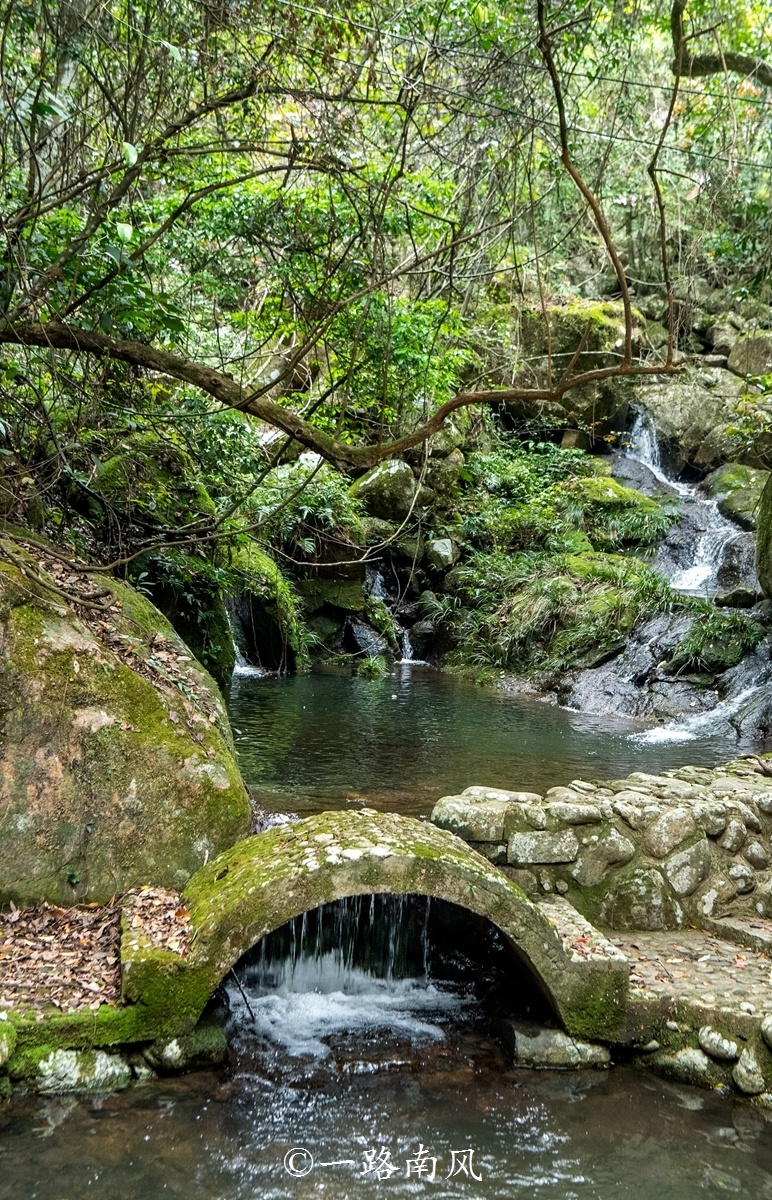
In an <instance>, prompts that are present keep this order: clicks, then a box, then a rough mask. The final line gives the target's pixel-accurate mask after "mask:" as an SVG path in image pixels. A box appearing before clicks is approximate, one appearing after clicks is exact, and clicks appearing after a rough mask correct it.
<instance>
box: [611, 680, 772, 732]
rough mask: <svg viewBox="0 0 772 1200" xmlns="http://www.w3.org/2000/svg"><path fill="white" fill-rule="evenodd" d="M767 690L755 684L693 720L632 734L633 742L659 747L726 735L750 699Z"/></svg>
mask: <svg viewBox="0 0 772 1200" xmlns="http://www.w3.org/2000/svg"><path fill="white" fill-rule="evenodd" d="M767 690H768V685H767V684H755V685H753V686H752V687H747V688H743V690H742V691H741V692H738V693H737V694H736V695H734V696H727V698H726V699H725V700H722V701H721V703H720V704H717V705H716V707H715V708H712V709H711V710H710V712H703V713H694V714H693V715H692V716H691V717H678V718H677V719H676V720H675V721H668V723H667V725H661V726H659V728H658V729H646V730H645V731H644V732H643V733H632V734H630V735H629V736H630V740H631V741H633V742H640V743H643V744H644V745H658V744H660V743H662V742H693V741H694V740H695V739H696V738H705V737H710V735H711V734H713V733H725V732H726V727H727V725H731V724H732V717H734V716H736V715H737V713H739V711H740V709H741V708H742V707H743V705H744V704H745V702H746V701H747V700H750V698H751V696H755V695H758V694H759V693H760V692H766V691H767Z"/></svg>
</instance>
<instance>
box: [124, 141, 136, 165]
mask: <svg viewBox="0 0 772 1200" xmlns="http://www.w3.org/2000/svg"><path fill="white" fill-rule="evenodd" d="M123 157H124V159H125V160H126V166H127V167H133V166H134V164H135V162H136V161H137V159H138V158H139V151H138V150H137V147H136V146H132V144H131V142H124V143H123Z"/></svg>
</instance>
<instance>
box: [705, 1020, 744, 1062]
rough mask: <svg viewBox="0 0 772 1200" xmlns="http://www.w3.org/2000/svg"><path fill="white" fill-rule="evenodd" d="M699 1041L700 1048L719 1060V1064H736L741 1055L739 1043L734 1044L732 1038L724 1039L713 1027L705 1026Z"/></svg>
mask: <svg viewBox="0 0 772 1200" xmlns="http://www.w3.org/2000/svg"><path fill="white" fill-rule="evenodd" d="M697 1040H698V1041H699V1043H700V1047H701V1049H702V1050H704V1051H705V1053H706V1054H709V1055H710V1057H711V1058H717V1059H718V1060H719V1062H734V1061H735V1059H736V1058H738V1056H739V1054H740V1050H739V1048H738V1045H737V1042H733V1041H732V1040H731V1038H727V1037H724V1035H723V1034H721V1033H719V1031H718V1030H717V1029H714V1028H713V1027H712V1026H711V1025H703V1026H702V1029H701V1030H700V1032H699V1033H698V1035H697Z"/></svg>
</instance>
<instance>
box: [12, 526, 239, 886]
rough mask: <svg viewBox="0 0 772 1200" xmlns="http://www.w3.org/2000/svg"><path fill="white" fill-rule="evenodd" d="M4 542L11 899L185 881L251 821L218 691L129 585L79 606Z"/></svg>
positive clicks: (116, 584) (120, 585)
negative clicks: (102, 604)
mask: <svg viewBox="0 0 772 1200" xmlns="http://www.w3.org/2000/svg"><path fill="white" fill-rule="evenodd" d="M2 550H3V544H2V543H0V623H1V625H2V629H1V631H0V633H1V637H0V719H1V720H2V727H1V730H0V741H1V743H2V753H3V761H2V766H1V767H0V772H1V773H0V795H2V816H1V817H0V903H3V902H7V901H9V900H13V901H15V902H16V903H17V904H28V903H34V902H36V901H38V900H40V899H45V900H48V901H50V902H51V903H56V904H63V905H67V904H72V903H74V902H76V901H78V900H84V899H85V900H89V901H98V902H105V901H108V900H109V899H110V898H111V897H112V896H114V895H115V894H116V893H119V892H123V891H126V890H128V889H130V888H132V887H135V886H138V885H141V884H145V883H153V884H158V885H162V886H166V887H171V888H179V887H181V886H184V883H185V881H186V880H187V879H188V878H189V876H190V875H191V874H192V873H193V872H194V871H195V870H196V869H197V868H198V867H199V866H200V865H201V863H203V862H204V861H206V859H207V858H208V857H211V856H212V855H214V854H217V853H218V852H219V851H221V850H223V849H225V848H226V847H228V846H229V845H231V844H232V842H234V841H235V840H236V839H237V838H239V837H243V836H244V834H245V833H246V832H247V831H248V829H249V824H250V805H249V800H248V797H247V794H246V790H245V788H244V784H243V782H242V780H241V777H240V775H239V772H238V769H237V767H236V763H235V760H234V757H233V749H232V743H231V738H230V730H229V726H228V720H227V716H226V713H225V708H224V705H223V701H222V698H221V696H220V693H219V691H218V689H217V687H216V686H215V684H214V682H213V680H212V679H211V677H210V676H209V675H208V674H207V673H206V672H205V671H204V670H203V668H202V667H201V666H200V665H199V664H198V663H197V662H196V660H195V659H194V658H193V656H192V655H191V653H190V651H189V650H188V647H187V646H186V645H185V644H184V642H183V641H182V640H181V639H180V638H179V637H178V635H177V634H176V633H175V632H174V630H173V629H172V627H171V625H170V624H169V622H168V621H167V620H166V619H165V618H164V617H163V616H162V615H161V613H160V612H158V610H157V609H156V608H154V607H153V605H152V604H151V603H150V602H149V601H148V600H147V598H146V597H144V596H142V595H140V594H139V593H137V592H136V591H134V590H133V589H132V588H130V587H129V586H128V585H126V584H123V583H119V582H117V581H111V584H110V586H111V589H112V591H113V594H114V596H115V603H114V604H113V606H112V607H111V608H110V609H108V610H106V611H105V612H104V613H101V614H98V615H97V614H96V613H94V611H93V610H88V609H82V610H81V611H80V612H79V613H78V612H76V611H75V610H73V608H72V607H69V606H67V605H66V604H65V603H64V602H63V601H62V600H61V598H59V597H57V596H56V595H55V594H54V593H52V592H51V591H50V590H48V589H47V588H46V587H44V586H41V585H40V584H38V583H36V582H35V583H31V582H30V580H29V577H25V576H24V575H22V573H21V571H20V569H19V567H18V566H17V565H15V564H14V563H12V562H10V561H8V559H6V558H4V557H2ZM11 553H12V554H13V556H14V558H16V560H17V561H19V555H20V552H19V550H18V547H16V546H14V547H13V549H12V551H11ZM27 561H29V563H30V565H32V563H33V561H34V560H33V559H32V558H29V559H28V560H27ZM36 569H37V568H36ZM43 578H45V576H43Z"/></svg>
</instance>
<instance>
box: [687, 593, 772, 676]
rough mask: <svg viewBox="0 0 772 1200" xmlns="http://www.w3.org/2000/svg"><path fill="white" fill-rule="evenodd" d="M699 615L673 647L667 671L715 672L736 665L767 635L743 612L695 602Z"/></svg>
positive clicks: (756, 622)
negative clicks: (719, 608)
mask: <svg viewBox="0 0 772 1200" xmlns="http://www.w3.org/2000/svg"><path fill="white" fill-rule="evenodd" d="M697 604H698V607H699V608H700V612H699V616H698V617H697V618H696V620H695V621H694V623H693V624H692V626H691V627H690V629H689V632H688V633H687V635H686V637H685V638H684V639H683V640H682V641H681V642H680V643H679V645H678V646H677V647H676V649H675V651H674V653H673V656H672V658H671V659H670V661H669V662H668V664H667V667H666V670H667V671H668V672H670V673H672V674H676V675H678V674H683V673H684V672H685V671H694V672H699V673H705V674H710V675H713V674H716V673H717V672H719V671H725V670H726V669H727V668H728V667H734V666H736V665H737V664H738V663H739V662H740V661H741V660H742V659H743V658H744V657H745V655H746V654H748V653H749V652H750V651H751V650H754V649H755V648H756V646H758V645H759V643H760V642H762V641H763V640H764V638H765V637H766V636H767V633H766V630H765V629H764V627H763V626H762V625H761V624H759V622H758V621H757V620H755V619H754V618H753V617H751V616H749V615H748V613H744V612H717V611H716V609H715V608H713V606H712V605H710V604H707V603H706V602H704V601H702V602H700V601H698V602H697Z"/></svg>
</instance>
